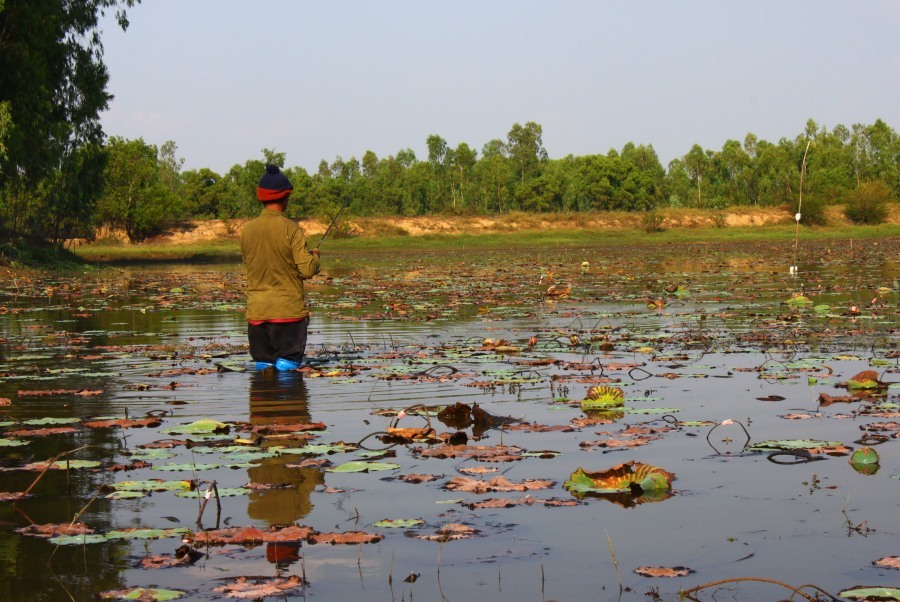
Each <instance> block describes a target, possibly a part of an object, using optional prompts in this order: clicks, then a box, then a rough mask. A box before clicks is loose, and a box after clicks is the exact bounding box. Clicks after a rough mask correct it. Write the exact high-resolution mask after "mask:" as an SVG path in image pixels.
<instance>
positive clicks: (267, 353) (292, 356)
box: [247, 318, 309, 364]
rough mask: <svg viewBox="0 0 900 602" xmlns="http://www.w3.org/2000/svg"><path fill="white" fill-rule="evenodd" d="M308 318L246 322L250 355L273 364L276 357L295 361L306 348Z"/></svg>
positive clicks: (259, 360)
mask: <svg viewBox="0 0 900 602" xmlns="http://www.w3.org/2000/svg"><path fill="white" fill-rule="evenodd" d="M308 327H309V318H304V319H303V320H300V321H299V322H283V323H273V322H264V323H262V324H247V339H248V340H249V341H250V356H251V357H252V358H253V359H254V360H255V361H257V362H266V363H268V364H274V363H275V362H276V360H278V358H284V359H286V360H289V361H292V362H297V363H298V364H299V363H300V362H301V361H302V360H303V352H304V351H305V350H306V331H307V329H308Z"/></svg>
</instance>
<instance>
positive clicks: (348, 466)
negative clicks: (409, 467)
mask: <svg viewBox="0 0 900 602" xmlns="http://www.w3.org/2000/svg"><path fill="white" fill-rule="evenodd" d="M397 468H400V465H399V464H393V463H391V462H345V463H344V464H341V465H340V466H335V467H334V468H326V469H325V470H326V471H328V472H369V471H372V470H395V469H397Z"/></svg>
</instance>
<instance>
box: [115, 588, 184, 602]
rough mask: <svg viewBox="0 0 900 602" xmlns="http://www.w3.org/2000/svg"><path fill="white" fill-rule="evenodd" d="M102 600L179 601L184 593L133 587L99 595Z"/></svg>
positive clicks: (173, 590) (174, 590)
mask: <svg viewBox="0 0 900 602" xmlns="http://www.w3.org/2000/svg"><path fill="white" fill-rule="evenodd" d="M99 596H100V599H101V600H111V599H115V600H152V601H154V602H163V601H164V600H177V599H178V598H181V597H182V596H184V592H181V591H178V590H177V589H156V588H148V587H133V588H130V589H120V590H113V591H108V592H102V593H101V594H99Z"/></svg>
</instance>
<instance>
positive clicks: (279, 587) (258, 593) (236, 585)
mask: <svg viewBox="0 0 900 602" xmlns="http://www.w3.org/2000/svg"><path fill="white" fill-rule="evenodd" d="M251 579H252V580H251ZM303 585H304V583H303V579H302V578H300V577H298V576H296V575H291V576H290V577H273V578H272V579H265V580H263V579H256V578H247V577H238V578H237V579H236V580H235V581H232V582H230V583H228V584H227V585H222V586H220V587H214V588H213V591H216V592H221V593H223V594H225V596H227V597H228V598H242V599H251V600H255V599H257V598H264V597H266V596H280V595H283V594H284V592H286V591H288V590H291V589H294V588H296V587H302V586H303Z"/></svg>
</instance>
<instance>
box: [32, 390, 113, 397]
mask: <svg viewBox="0 0 900 602" xmlns="http://www.w3.org/2000/svg"><path fill="white" fill-rule="evenodd" d="M102 394H103V389H99V390H96V391H92V390H89V389H50V390H34V391H22V390H19V397H43V396H46V395H81V396H82V397H90V396H93V395H102Z"/></svg>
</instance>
